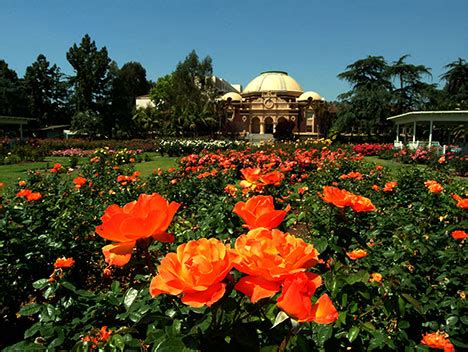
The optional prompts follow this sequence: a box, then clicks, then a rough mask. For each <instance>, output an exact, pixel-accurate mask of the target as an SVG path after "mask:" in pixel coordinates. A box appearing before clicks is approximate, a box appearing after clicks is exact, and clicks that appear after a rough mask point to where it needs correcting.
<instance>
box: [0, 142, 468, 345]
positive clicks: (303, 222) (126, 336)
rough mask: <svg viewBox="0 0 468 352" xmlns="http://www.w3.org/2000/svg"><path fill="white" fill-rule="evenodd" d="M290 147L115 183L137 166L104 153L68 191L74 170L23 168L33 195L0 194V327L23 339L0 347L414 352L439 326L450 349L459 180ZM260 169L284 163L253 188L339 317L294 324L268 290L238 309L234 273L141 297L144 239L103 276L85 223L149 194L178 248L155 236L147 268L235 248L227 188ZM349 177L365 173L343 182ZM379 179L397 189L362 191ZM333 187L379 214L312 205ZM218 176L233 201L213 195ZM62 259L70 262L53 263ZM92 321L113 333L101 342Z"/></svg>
mask: <svg viewBox="0 0 468 352" xmlns="http://www.w3.org/2000/svg"><path fill="white" fill-rule="evenodd" d="M302 145H307V143H306V142H304V143H303V144H301V145H299V144H295V143H285V144H279V145H276V146H271V145H268V146H258V148H256V149H246V150H238V151H230V152H222V151H215V152H212V153H208V152H204V153H202V154H200V155H195V156H194V155H190V156H188V157H186V158H183V159H181V160H180V162H179V167H178V168H175V169H174V170H168V171H160V172H156V173H154V174H153V175H151V176H150V177H148V178H147V179H142V178H139V177H136V178H135V179H134V180H132V181H128V182H126V183H125V184H124V183H123V182H118V181H117V177H118V176H119V175H131V174H133V171H134V169H133V163H131V162H130V158H132V157H134V155H133V154H132V153H129V152H128V151H119V152H116V153H113V152H111V151H110V149H106V148H104V149H101V150H99V151H97V152H96V153H95V154H94V155H93V156H92V157H91V158H90V162H89V163H87V164H85V165H83V166H82V168H81V169H80V174H81V175H82V176H84V177H85V178H86V179H87V180H88V183H87V184H86V185H83V186H82V187H81V188H79V189H77V188H75V186H74V185H73V184H72V182H71V180H72V178H73V177H74V176H75V175H73V176H72V175H69V174H67V173H66V171H65V170H62V171H61V172H59V173H58V174H57V173H50V172H46V173H41V174H35V173H32V174H30V175H28V177H27V178H26V181H27V186H26V187H28V188H30V189H32V190H34V191H39V192H41V194H42V195H43V198H42V199H41V200H39V201H36V202H27V201H26V200H24V199H23V198H20V197H17V196H15V194H16V192H17V191H18V190H19V188H18V189H14V190H12V191H8V192H6V194H5V195H4V197H3V198H2V207H1V208H0V216H1V217H0V248H2V254H3V255H2V257H0V270H1V272H2V273H5V275H4V280H2V281H1V282H0V285H1V287H0V290H1V291H2V293H3V295H2V296H1V302H0V303H1V305H2V306H3V307H9V310H8V311H7V313H4V314H5V315H6V316H7V319H6V320H5V321H4V322H3V323H2V324H3V325H2V331H7V332H9V336H13V335H14V331H21V329H22V330H23V331H24V337H23V340H22V341H18V340H20V338H21V337H18V338H17V340H16V341H10V342H11V343H13V342H17V343H16V344H15V345H12V346H10V347H8V348H7V351H8V350H27V349H42V350H47V349H49V350H53V349H57V350H58V349H67V350H75V351H85V350H89V349H90V347H93V346H94V348H95V349H100V350H109V351H110V350H112V351H115V350H117V351H127V350H139V349H143V350H148V349H152V350H155V351H174V350H182V351H191V350H206V351H219V350H227V351H231V350H232V351H238V350H256V351H257V350H259V351H276V350H278V349H280V350H291V351H308V350H314V351H315V350H316V351H340V350H347V349H350V350H374V351H381V350H385V351H392V350H394V351H400V350H405V351H418V350H423V348H422V347H421V345H420V341H421V336H422V334H423V333H426V332H432V331H437V330H438V329H440V330H443V331H445V332H447V333H448V334H449V336H450V340H451V341H452V343H453V344H454V345H455V348H456V349H464V348H467V347H466V343H465V342H464V339H465V336H466V335H467V331H468V320H467V319H466V318H465V317H466V316H467V313H468V311H467V309H468V308H467V305H466V297H465V294H466V291H467V287H466V282H467V281H466V277H467V275H468V271H467V268H466V265H465V262H466V256H467V255H468V253H467V247H466V241H465V242H462V241H456V240H454V239H453V238H452V237H451V236H450V233H451V232H452V231H453V230H458V229H465V230H466V228H467V226H468V223H467V222H466V218H465V213H466V210H464V209H461V208H458V207H457V206H456V204H457V203H456V202H455V201H454V200H453V199H452V197H451V194H452V193H453V194H458V195H460V196H463V195H464V194H465V192H466V184H464V183H462V182H461V181H457V180H455V179H453V178H452V177H451V176H450V175H449V174H448V173H447V172H446V170H444V169H441V170H435V169H425V170H420V169H418V168H415V167H413V166H408V167H406V168H404V169H402V170H401V172H398V173H389V172H388V171H387V170H386V169H383V170H381V169H379V168H376V167H375V165H374V164H370V163H366V162H364V161H361V160H359V158H356V156H355V155H353V154H350V153H349V152H346V151H344V150H343V149H336V150H335V151H330V150H329V149H327V148H324V149H322V146H323V145H322V144H320V145H309V149H308V150H303V149H298V147H300V146H302ZM315 148H317V149H315ZM292 161H294V162H293V163H291V162H292ZM226 164H227V165H226ZM222 165H224V166H222ZM264 165H270V166H269V167H270V168H272V169H275V170H276V169H280V165H281V166H283V172H284V173H285V175H286V177H285V179H284V180H283V182H282V183H281V184H280V185H278V186H271V187H265V188H264V189H263V194H266V195H270V194H271V195H273V196H274V199H275V202H276V208H277V209H279V208H282V209H284V208H285V206H286V204H284V203H287V204H289V205H290V206H291V210H290V212H289V213H288V215H287V217H286V219H285V220H284V221H283V223H282V224H281V229H282V230H287V231H288V232H290V233H292V234H294V235H296V236H299V237H302V238H303V239H304V240H305V241H306V242H309V243H313V244H314V246H315V248H316V249H317V250H318V251H319V253H320V259H322V260H323V263H321V264H319V265H317V266H316V267H314V269H313V270H314V272H316V273H318V274H320V275H321V276H322V278H323V285H322V287H320V289H319V291H320V293H321V292H327V293H328V294H329V295H330V297H331V299H332V301H333V304H334V305H335V306H336V307H337V309H338V311H339V313H340V314H339V318H338V320H337V321H336V322H335V323H333V324H329V325H319V324H315V323H297V322H296V321H294V320H291V319H290V318H289V317H288V316H287V315H286V314H285V313H283V312H281V311H280V310H279V309H278V308H277V307H276V305H275V298H272V299H263V300H260V301H259V302H257V303H256V304H252V303H250V302H249V301H248V299H247V298H246V297H244V296H243V295H242V294H240V293H239V292H236V290H234V289H233V285H234V283H235V282H236V281H237V280H238V279H239V277H240V275H239V273H237V272H235V271H233V272H232V273H231V275H230V276H228V278H227V280H226V281H225V283H226V294H225V295H224V296H223V298H222V299H221V300H219V301H218V302H216V303H215V304H214V305H213V306H212V307H210V308H208V307H202V308H189V307H187V306H186V305H184V304H182V303H181V302H180V299H179V298H178V297H174V296H169V295H160V296H158V297H157V298H152V297H150V295H149V292H148V286H149V283H150V280H151V278H152V276H153V273H152V271H151V266H150V265H149V264H148V262H147V261H146V258H145V256H142V255H141V251H140V248H137V249H136V250H135V252H134V255H133V256H132V259H131V261H130V263H129V264H127V265H126V266H125V267H123V268H115V269H111V271H110V272H109V271H106V272H105V273H104V272H103V271H102V269H104V268H105V263H104V260H103V258H102V254H101V251H100V248H101V247H102V246H103V245H105V244H109V243H110V242H109V241H105V240H103V239H102V238H100V237H98V236H96V235H95V233H94V229H95V226H96V225H98V224H99V223H100V220H99V218H100V216H102V214H103V211H104V209H105V208H106V207H107V206H109V205H111V204H118V205H124V204H126V203H128V202H130V201H133V200H135V199H136V198H137V197H138V195H139V194H141V193H146V194H151V193H153V192H158V193H160V194H161V195H163V196H164V197H165V198H166V199H168V200H170V201H172V200H174V201H177V202H180V203H182V205H181V207H180V208H179V210H178V212H177V213H176V216H175V217H174V220H173V223H172V225H171V226H170V228H169V229H168V232H170V233H174V234H175V237H176V243H173V244H162V243H158V242H154V243H153V244H152V245H151V246H150V247H149V249H148V255H149V258H150V259H151V261H152V262H153V263H155V264H159V263H160V261H161V259H162V258H163V256H164V255H165V254H166V253H168V252H172V251H174V250H175V248H176V246H177V245H179V244H181V243H183V242H186V241H188V240H191V239H197V238H201V237H216V238H219V239H222V240H223V241H225V242H226V243H229V242H230V243H231V244H233V243H234V241H235V239H236V238H237V236H239V235H241V234H242V233H245V232H246V229H245V228H243V227H242V222H241V220H240V219H239V217H238V216H237V215H235V214H233V213H232V208H233V207H234V205H235V204H236V203H237V201H239V200H245V198H248V197H249V196H250V195H248V196H246V197H244V195H243V194H242V192H241V191H240V189H239V187H238V186H237V185H238V182H239V179H240V173H239V170H240V169H241V168H243V167H246V166H264ZM285 165H288V167H289V168H290V169H289V170H286V169H285V168H284V167H285ZM213 170H214V171H213ZM351 171H354V172H356V171H358V172H360V173H361V174H362V178H361V179H355V178H346V177H344V178H343V177H342V175H343V174H347V173H349V172H351ZM302 176H304V177H302ZM427 180H436V181H438V182H440V183H441V184H442V185H443V187H444V190H443V192H441V193H440V194H433V193H430V192H429V191H428V189H427V188H426V186H425V185H424V182H425V181H427ZM388 181H396V182H397V184H398V185H397V187H396V188H395V189H394V190H393V191H392V192H383V191H382V190H379V191H376V190H375V189H373V188H372V186H373V185H377V186H379V187H380V189H382V187H383V186H384V185H385V183H386V182H388ZM333 182H336V183H337V186H338V187H339V188H341V189H346V190H348V191H350V192H353V193H354V194H359V195H362V196H365V197H368V198H369V199H371V201H372V202H373V204H374V205H375V206H376V208H377V210H376V211H375V212H370V213H356V212H354V211H353V210H351V209H349V208H348V207H347V208H337V207H334V206H333V205H331V204H328V203H326V202H324V201H323V200H322V199H321V198H320V197H319V196H318V195H317V192H322V187H323V186H326V185H331V184H332V183H333ZM228 184H231V185H234V186H235V188H236V189H237V192H236V193H235V194H233V195H232V194H231V195H228V194H227V193H226V192H225V190H224V189H225V187H226V185H228ZM357 248H361V249H366V250H367V252H368V255H367V256H366V257H364V258H361V259H357V260H351V259H350V258H349V257H348V256H347V254H346V252H349V251H351V250H353V249H357ZM62 256H67V257H73V258H74V259H75V261H76V264H75V265H74V266H73V267H71V268H62V269H54V268H53V263H54V260H55V259H56V258H57V257H62ZM374 273H380V274H381V275H382V280H381V281H380V282H379V281H375V280H372V278H373V275H372V274H374ZM51 274H52V275H51ZM49 275H50V276H49ZM47 277H49V279H48V278H47ZM15 313H18V315H19V318H18V319H17V318H16V317H15ZM20 322H21V323H23V324H24V325H22V326H20ZM103 327H107V328H108V330H111V331H112V333H111V334H110V336H108V337H106V338H104V337H103V335H102V333H101V330H102V328H103ZM93 339H95V340H93ZM93 341H94V342H93Z"/></svg>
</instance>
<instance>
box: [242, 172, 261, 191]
mask: <svg viewBox="0 0 468 352" xmlns="http://www.w3.org/2000/svg"><path fill="white" fill-rule="evenodd" d="M240 172H241V174H242V176H244V180H242V181H241V182H240V183H239V184H240V186H241V187H243V188H255V187H256V186H257V185H258V180H259V178H260V174H261V172H262V170H261V169H260V168H258V167H257V168H252V167H248V168H244V169H241V170H240Z"/></svg>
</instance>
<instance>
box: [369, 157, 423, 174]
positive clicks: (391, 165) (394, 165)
mask: <svg viewBox="0 0 468 352" xmlns="http://www.w3.org/2000/svg"><path fill="white" fill-rule="evenodd" d="M364 160H366V161H369V162H373V163H375V164H377V165H382V166H383V167H385V168H387V169H389V170H390V171H391V172H396V171H398V170H401V168H405V167H410V166H413V165H412V164H403V163H400V162H398V161H394V160H384V159H379V158H378V157H376V156H365V157H364ZM416 167H418V168H420V169H424V168H426V165H416Z"/></svg>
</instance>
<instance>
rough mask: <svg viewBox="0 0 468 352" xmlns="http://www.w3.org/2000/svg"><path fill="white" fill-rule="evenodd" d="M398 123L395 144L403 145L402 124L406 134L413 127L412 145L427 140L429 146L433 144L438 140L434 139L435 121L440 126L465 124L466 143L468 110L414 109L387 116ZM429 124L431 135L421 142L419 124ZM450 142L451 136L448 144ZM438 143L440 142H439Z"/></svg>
mask: <svg viewBox="0 0 468 352" xmlns="http://www.w3.org/2000/svg"><path fill="white" fill-rule="evenodd" d="M387 120H389V121H392V122H393V123H395V125H396V139H395V146H397V145H401V144H402V143H401V141H400V126H402V127H403V131H404V134H405V135H406V132H407V128H411V129H412V143H410V144H409V145H410V146H416V147H417V146H419V145H423V144H424V143H426V142H427V145H428V146H432V145H434V144H436V143H437V142H434V141H433V130H434V126H435V125H434V123H435V124H436V125H437V127H439V126H444V127H446V126H450V125H451V126H457V125H458V126H460V125H463V142H464V143H466V131H467V127H468V110H452V111H412V112H407V113H405V114H401V115H396V116H392V117H389V118H387ZM418 124H419V125H422V124H424V125H426V126H427V125H429V137H428V140H427V141H424V142H422V143H421V142H420V141H418V140H417V137H416V131H417V125H418ZM449 143H450V136H449V140H448V141H447V144H449ZM437 144H438V143H437Z"/></svg>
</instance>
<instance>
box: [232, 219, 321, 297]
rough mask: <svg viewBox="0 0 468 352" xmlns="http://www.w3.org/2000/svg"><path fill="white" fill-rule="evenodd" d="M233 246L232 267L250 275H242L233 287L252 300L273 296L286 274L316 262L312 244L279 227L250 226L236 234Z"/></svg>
mask: <svg viewBox="0 0 468 352" xmlns="http://www.w3.org/2000/svg"><path fill="white" fill-rule="evenodd" d="M235 249H236V254H237V258H236V259H235V261H234V267H235V268H236V269H237V270H239V271H240V272H243V273H245V274H247V275H249V276H246V277H243V278H241V279H240V280H239V282H238V283H237V284H236V286H235V289H236V290H238V291H240V292H242V293H244V294H246V295H247V296H249V298H250V299H251V300H252V302H255V301H257V300H259V299H261V298H265V297H271V296H273V295H274V294H275V293H276V292H278V291H279V290H280V287H281V282H282V281H283V280H284V279H285V278H286V277H288V276H289V275H291V274H294V273H298V272H302V271H305V270H306V269H307V268H310V267H312V266H314V265H316V264H317V263H318V252H317V250H316V249H315V248H314V246H313V245H310V244H307V243H305V242H304V241H303V240H302V239H300V238H296V237H294V236H293V235H290V234H288V233H283V232H281V231H279V230H269V229H266V228H257V229H254V230H250V231H249V232H248V233H247V234H245V235H241V236H239V237H238V238H237V240H236V244H235Z"/></svg>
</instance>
